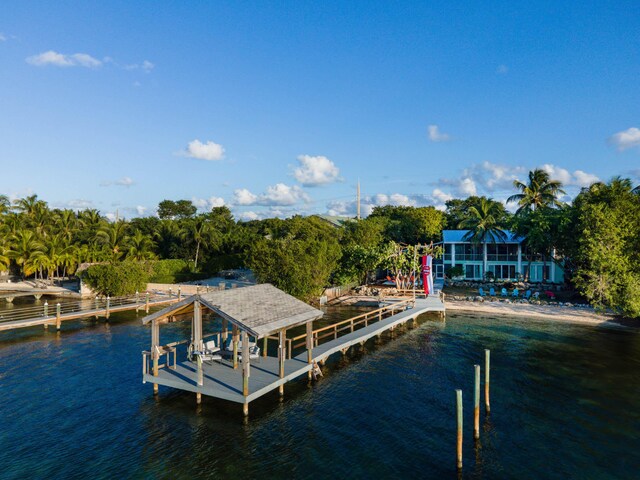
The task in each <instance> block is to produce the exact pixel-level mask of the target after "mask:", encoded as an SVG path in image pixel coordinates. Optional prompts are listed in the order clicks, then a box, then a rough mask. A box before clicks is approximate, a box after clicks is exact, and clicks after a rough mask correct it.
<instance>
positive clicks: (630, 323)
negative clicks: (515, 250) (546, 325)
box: [446, 300, 640, 330]
mask: <svg viewBox="0 0 640 480" xmlns="http://www.w3.org/2000/svg"><path fill="white" fill-rule="evenodd" d="M446 308H447V310H448V311H454V312H473V313H476V314H491V315H504V316H515V317H531V318H539V319H542V320H550V321H560V322H570V323H579V324H583V325H591V326H603V327H610V328H622V329H630V330H635V329H637V328H638V327H639V326H640V323H639V322H637V321H634V320H627V321H625V320H624V319H621V318H619V317H617V316H615V315H612V314H607V313H597V312H594V311H593V310H584V309H576V308H572V307H560V306H557V305H524V304H517V303H500V302H489V303H487V302H484V303H478V302H466V301H464V300H448V301H447V302H446Z"/></svg>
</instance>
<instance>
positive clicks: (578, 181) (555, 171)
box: [541, 163, 600, 188]
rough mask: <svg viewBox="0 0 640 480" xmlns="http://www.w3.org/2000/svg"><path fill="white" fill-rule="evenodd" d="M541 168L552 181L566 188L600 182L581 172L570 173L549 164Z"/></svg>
mask: <svg viewBox="0 0 640 480" xmlns="http://www.w3.org/2000/svg"><path fill="white" fill-rule="evenodd" d="M541 168H542V169H543V170H544V171H545V172H547V173H548V174H549V176H550V177H551V179H552V180H559V181H560V182H562V184H563V185H564V186H567V187H581V188H582V187H588V186H589V185H591V184H592V183H595V182H598V181H600V179H599V178H598V177H597V176H596V175H594V174H592V173H587V172H584V171H582V170H576V171H574V172H573V173H571V172H569V170H567V169H566V168H561V167H557V166H555V165H551V164H549V163H545V164H544V165H542V167H541Z"/></svg>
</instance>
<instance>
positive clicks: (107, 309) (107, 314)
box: [105, 295, 111, 320]
mask: <svg viewBox="0 0 640 480" xmlns="http://www.w3.org/2000/svg"><path fill="white" fill-rule="evenodd" d="M110 306H111V298H109V295H107V308H106V310H105V315H106V318H107V320H109V307H110Z"/></svg>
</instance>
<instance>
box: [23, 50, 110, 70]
mask: <svg viewBox="0 0 640 480" xmlns="http://www.w3.org/2000/svg"><path fill="white" fill-rule="evenodd" d="M26 62H27V63H28V64H30V65H34V66H36V67H44V66H47V65H52V66H55V67H86V68H98V67H101V66H102V62H101V61H100V60H98V59H97V58H94V57H92V56H91V55H89V54H87V53H74V54H72V55H66V54H63V53H58V52H55V51H53V50H49V51H47V52H43V53H40V54H38V55H33V56H31V57H27V59H26Z"/></svg>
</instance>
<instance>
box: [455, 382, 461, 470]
mask: <svg viewBox="0 0 640 480" xmlns="http://www.w3.org/2000/svg"><path fill="white" fill-rule="evenodd" d="M456 413H457V415H456V419H457V426H458V440H457V442H456V465H457V467H458V469H461V468H462V390H456Z"/></svg>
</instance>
